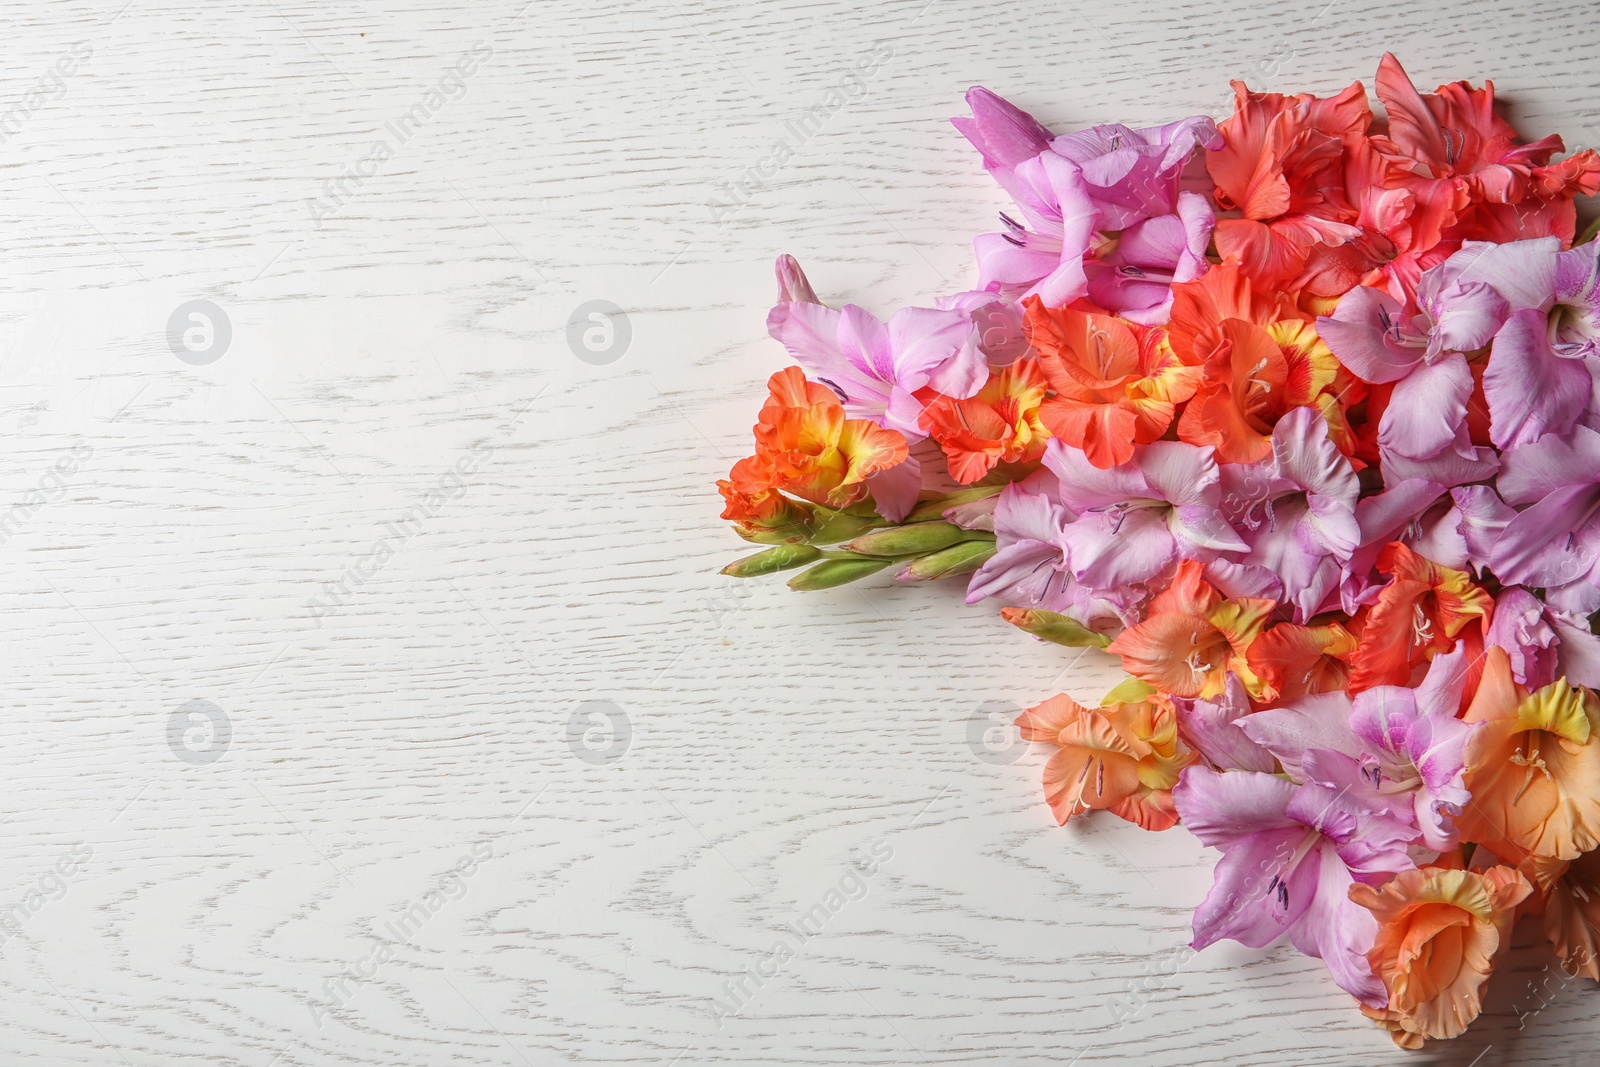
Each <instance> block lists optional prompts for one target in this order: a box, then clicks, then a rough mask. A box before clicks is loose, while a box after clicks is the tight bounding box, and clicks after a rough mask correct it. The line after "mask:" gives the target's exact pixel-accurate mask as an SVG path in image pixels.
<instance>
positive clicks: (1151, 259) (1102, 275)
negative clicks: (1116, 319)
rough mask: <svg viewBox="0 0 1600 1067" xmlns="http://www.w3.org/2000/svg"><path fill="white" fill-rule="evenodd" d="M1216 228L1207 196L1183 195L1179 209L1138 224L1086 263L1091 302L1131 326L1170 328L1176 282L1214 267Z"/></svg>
mask: <svg viewBox="0 0 1600 1067" xmlns="http://www.w3.org/2000/svg"><path fill="white" fill-rule="evenodd" d="M1215 225H1216V218H1215V216H1214V215H1213V214H1212V211H1211V204H1210V202H1209V201H1207V200H1206V198H1205V197H1203V196H1200V195H1199V194H1197V193H1179V194H1178V202H1177V209H1176V211H1174V212H1173V213H1172V214H1170V215H1153V216H1151V217H1149V218H1146V219H1142V220H1140V221H1138V222H1135V223H1134V224H1133V225H1131V226H1129V227H1128V228H1127V229H1125V230H1123V231H1122V233H1121V235H1119V236H1118V237H1117V239H1116V241H1115V243H1114V244H1112V245H1111V246H1110V247H1109V248H1106V249H1102V250H1101V252H1100V253H1099V255H1098V256H1097V257H1096V258H1095V259H1092V260H1090V261H1089V262H1088V263H1087V264H1086V265H1085V268H1084V269H1085V271H1086V273H1087V275H1088V278H1089V299H1090V300H1092V301H1094V303H1096V304H1098V305H1099V306H1100V307H1103V308H1105V309H1106V310H1107V311H1110V312H1112V313H1113V314H1116V315H1121V316H1122V317H1123V318H1125V319H1127V320H1128V321H1130V322H1137V323H1141V324H1142V325H1145V326H1160V325H1162V324H1164V323H1165V322H1167V320H1168V319H1169V318H1171V316H1172V285H1173V283H1174V282H1188V281H1193V280H1194V279H1196V278H1198V277H1200V275H1202V274H1204V273H1205V272H1206V271H1207V270H1208V269H1210V263H1209V262H1207V260H1206V246H1207V245H1208V244H1210V242H1211V230H1212V228H1213V227H1214V226H1215Z"/></svg>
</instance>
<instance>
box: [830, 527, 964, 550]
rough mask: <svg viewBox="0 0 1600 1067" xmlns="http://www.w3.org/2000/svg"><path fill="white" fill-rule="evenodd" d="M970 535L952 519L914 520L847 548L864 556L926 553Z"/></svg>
mask: <svg viewBox="0 0 1600 1067" xmlns="http://www.w3.org/2000/svg"><path fill="white" fill-rule="evenodd" d="M969 536H971V535H970V534H968V533H967V531H965V530H963V529H962V528H961V527H959V526H957V525H955V524H954V523H951V522H914V523H911V524H909V525H906V526H890V527H887V528H886V529H882V530H873V531H872V532H871V533H868V534H862V535H861V536H860V537H858V538H856V539H855V540H854V541H851V542H850V543H849V544H847V545H845V546H844V547H845V548H846V549H848V550H849V551H851V552H859V553H861V554H862V555H864V556H925V555H927V554H928V553H929V552H937V551H939V550H940V549H941V548H949V547H950V546H951V545H953V544H956V543H957V542H959V541H965V540H966V539H967V538H968V537H969Z"/></svg>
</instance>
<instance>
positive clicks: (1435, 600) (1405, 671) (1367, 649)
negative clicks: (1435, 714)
mask: <svg viewBox="0 0 1600 1067" xmlns="http://www.w3.org/2000/svg"><path fill="white" fill-rule="evenodd" d="M1378 569H1379V570H1380V571H1382V572H1383V573H1385V574H1390V575H1393V576H1394V577H1393V579H1392V580H1391V581H1390V582H1389V584H1388V585H1386V586H1384V587H1383V589H1382V591H1381V592H1379V593H1378V599H1377V602H1376V603H1375V604H1373V605H1372V607H1371V608H1370V609H1367V610H1366V612H1365V616H1366V617H1365V619H1364V627H1363V629H1362V631H1361V644H1360V646H1359V647H1357V649H1356V651H1355V655H1354V656H1352V657H1351V660H1350V691H1351V692H1352V693H1358V692H1360V691H1361V690H1363V689H1370V688H1371V687H1373V686H1375V685H1407V684H1409V683H1410V681H1411V670H1412V668H1413V667H1416V666H1418V665H1419V664H1421V663H1423V662H1425V661H1427V660H1428V659H1430V658H1432V657H1433V655H1434V654H1435V653H1437V652H1443V651H1448V650H1449V649H1450V647H1451V646H1452V645H1454V644H1455V639H1456V636H1457V635H1458V634H1460V633H1461V631H1462V629H1463V628H1464V627H1465V626H1466V625H1467V624H1468V623H1469V622H1471V621H1472V620H1474V619H1477V620H1479V621H1480V623H1482V624H1487V623H1488V621H1489V617H1490V613H1491V612H1492V611H1493V610H1494V600H1493V598H1491V597H1490V596H1489V594H1488V593H1486V592H1485V591H1484V590H1483V589H1482V588H1480V587H1479V586H1478V585H1477V584H1476V583H1474V582H1473V581H1472V578H1471V576H1470V575H1468V574H1467V573H1466V572H1464V571H1458V570H1452V569H1451V568H1449V567H1441V566H1439V564H1437V563H1434V562H1432V561H1430V560H1426V559H1423V558H1422V557H1421V556H1419V555H1417V554H1416V553H1415V552H1413V551H1411V549H1409V548H1407V547H1406V546H1405V545H1403V544H1401V543H1400V542H1398V541H1395V542H1391V543H1390V544H1389V545H1387V546H1385V547H1384V549H1383V550H1382V551H1381V552H1379V553H1378Z"/></svg>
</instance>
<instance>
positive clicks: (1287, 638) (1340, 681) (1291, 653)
mask: <svg viewBox="0 0 1600 1067" xmlns="http://www.w3.org/2000/svg"><path fill="white" fill-rule="evenodd" d="M1355 649H1356V639H1355V637H1354V636H1353V635H1352V634H1351V633H1350V631H1349V630H1346V629H1345V628H1344V627H1343V626H1340V625H1339V624H1338V623H1336V622H1330V623H1326V624H1324V625H1321V626H1299V625H1296V624H1295V623H1292V622H1283V623H1279V624H1278V625H1276V626H1274V627H1273V628H1272V629H1270V630H1268V631H1267V632H1266V633H1264V634H1262V635H1261V636H1260V637H1258V638H1256V639H1255V640H1254V641H1252V642H1251V643H1250V648H1249V650H1248V651H1247V652H1246V653H1245V662H1246V663H1248V664H1249V665H1250V669H1251V670H1252V671H1254V672H1255V673H1256V676H1257V677H1259V678H1260V679H1261V681H1262V682H1263V683H1264V684H1266V685H1267V686H1268V687H1269V688H1271V689H1272V690H1273V692H1275V693H1276V694H1277V696H1276V699H1277V700H1280V701H1289V700H1299V699H1300V698H1301V697H1303V696H1306V695H1307V694H1309V693H1327V692H1331V691H1333V690H1339V689H1343V688H1344V687H1345V684H1346V683H1347V682H1348V681H1349V678H1350V654H1351V653H1352V652H1354V651H1355Z"/></svg>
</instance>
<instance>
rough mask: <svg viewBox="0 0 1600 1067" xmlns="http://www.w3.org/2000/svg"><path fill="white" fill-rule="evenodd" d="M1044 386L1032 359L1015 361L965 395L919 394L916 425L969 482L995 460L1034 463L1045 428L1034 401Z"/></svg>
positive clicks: (957, 475) (1040, 451) (991, 467)
mask: <svg viewBox="0 0 1600 1067" xmlns="http://www.w3.org/2000/svg"><path fill="white" fill-rule="evenodd" d="M1045 391H1046V390H1045V380H1044V375H1043V374H1041V373H1040V372H1039V364H1038V362H1037V361H1036V360H1033V359H1023V360H1018V361H1017V362H1015V363H1013V364H1011V366H1009V367H1006V368H1005V369H1003V370H1001V371H1000V372H999V373H998V374H995V375H993V376H992V377H991V378H990V379H989V381H988V382H987V383H986V384H985V385H984V387H983V388H982V389H981V390H979V391H978V394H977V395H976V396H973V397H969V398H967V399H965V400H961V399H957V398H955V397H949V396H943V395H936V394H932V393H931V392H924V393H923V394H921V395H922V396H923V397H925V398H927V407H926V408H925V409H924V410H923V412H922V428H923V429H924V430H926V431H927V432H928V436H930V437H932V438H933V439H934V440H935V441H938V442H939V447H941V448H943V449H944V454H945V458H946V459H947V460H949V462H950V476H951V477H952V478H954V479H955V480H956V481H958V482H960V483H962V484H963V485H970V484H971V483H973V482H975V481H977V480H978V479H980V478H982V477H983V476H984V475H986V474H988V473H989V472H990V471H992V470H994V468H995V466H996V465H998V464H1000V463H1036V462H1038V460H1039V457H1040V456H1042V455H1044V446H1045V441H1047V440H1048V439H1049V437H1050V431H1049V430H1047V429H1046V428H1045V426H1044V423H1042V422H1041V421H1040V419H1039V405H1040V404H1041V403H1043V402H1044V398H1045Z"/></svg>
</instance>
